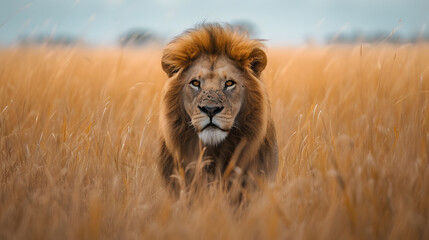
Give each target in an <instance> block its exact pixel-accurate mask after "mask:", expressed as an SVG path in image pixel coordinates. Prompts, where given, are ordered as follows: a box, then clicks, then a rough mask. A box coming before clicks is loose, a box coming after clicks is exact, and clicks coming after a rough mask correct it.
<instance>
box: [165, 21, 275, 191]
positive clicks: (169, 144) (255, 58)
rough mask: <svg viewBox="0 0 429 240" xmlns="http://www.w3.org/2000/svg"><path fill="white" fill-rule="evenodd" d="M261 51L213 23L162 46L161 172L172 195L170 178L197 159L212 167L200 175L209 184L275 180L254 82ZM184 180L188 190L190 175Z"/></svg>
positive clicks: (261, 90) (256, 43) (267, 121)
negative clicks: (208, 179)
mask: <svg viewBox="0 0 429 240" xmlns="http://www.w3.org/2000/svg"><path fill="white" fill-rule="evenodd" d="M263 47H264V45H263V44H262V42H261V41H260V40H253V39H250V38H249V36H248V34H247V33H245V32H243V31H238V30H237V29H234V28H233V27H231V26H229V25H221V24H217V23H214V24H207V23H205V24H201V25H198V26H197V27H195V28H193V29H190V30H187V31H185V32H184V33H183V34H181V35H179V36H178V37H176V38H175V39H174V40H172V41H171V42H170V43H169V44H168V45H167V46H166V47H165V49H164V51H163V56H162V60H161V63H162V69H163V70H164V71H165V73H166V74H167V76H168V80H167V82H166V85H165V87H164V91H163V96H162V99H161V110H160V129H161V133H162V134H161V144H160V146H161V147H160V153H159V167H160V170H161V173H162V176H163V178H164V179H165V182H166V183H167V184H168V185H169V186H170V187H171V188H172V189H174V190H176V191H177V190H178V188H179V187H180V186H179V185H180V184H179V183H178V181H177V178H174V177H172V175H174V174H175V173H177V172H178V171H177V170H180V169H182V170H183V169H187V167H188V166H190V164H191V163H192V162H195V161H197V160H198V159H199V158H201V156H202V157H203V158H204V159H209V160H210V162H209V164H208V166H206V167H205V168H204V169H205V170H204V174H207V175H211V176H214V177H213V178H214V179H216V176H222V177H229V176H232V175H233V174H232V173H233V172H234V173H240V174H241V175H240V176H241V178H242V179H244V180H243V182H242V185H243V186H245V185H246V182H248V181H249V179H250V178H252V179H255V178H260V179H263V180H267V181H272V180H274V179H275V177H276V173H277V166H278V147H277V140H276V133H275V128H274V123H273V120H272V118H271V113H270V111H271V110H270V103H269V99H268V96H267V93H266V90H265V87H264V83H263V81H262V80H261V78H260V76H261V73H262V71H263V70H264V69H265V67H266V65H267V56H266V54H265V52H264V51H263V50H262V48H263ZM182 173H183V171H182ZM184 175H185V177H186V180H185V182H186V184H189V182H190V181H191V179H192V174H184ZM235 175H237V174H235Z"/></svg>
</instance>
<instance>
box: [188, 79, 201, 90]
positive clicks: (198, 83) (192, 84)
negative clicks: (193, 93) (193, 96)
mask: <svg viewBox="0 0 429 240" xmlns="http://www.w3.org/2000/svg"><path fill="white" fill-rule="evenodd" d="M189 84H191V86H193V87H197V88H198V87H200V81H198V80H196V79H194V80H192V81H191V82H190V83H189Z"/></svg>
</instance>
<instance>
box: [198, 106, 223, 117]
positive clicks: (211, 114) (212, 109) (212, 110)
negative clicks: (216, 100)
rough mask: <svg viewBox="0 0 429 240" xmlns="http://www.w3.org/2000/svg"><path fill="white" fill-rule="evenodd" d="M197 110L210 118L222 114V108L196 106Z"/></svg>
mask: <svg viewBox="0 0 429 240" xmlns="http://www.w3.org/2000/svg"><path fill="white" fill-rule="evenodd" d="M198 108H199V109H200V110H201V112H203V113H205V114H207V116H209V117H210V118H212V117H214V115H216V114H218V113H220V112H222V110H223V107H217V106H202V107H201V106H198Z"/></svg>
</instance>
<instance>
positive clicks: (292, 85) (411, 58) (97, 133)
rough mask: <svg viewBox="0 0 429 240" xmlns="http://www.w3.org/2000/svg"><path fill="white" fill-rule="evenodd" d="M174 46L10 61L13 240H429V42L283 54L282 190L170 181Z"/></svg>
mask: <svg viewBox="0 0 429 240" xmlns="http://www.w3.org/2000/svg"><path fill="white" fill-rule="evenodd" d="M160 57H161V50H160V49H154V50H124V49H122V50H121V49H98V50H94V49H84V48H48V47H40V48H11V49H3V50H1V51H0V179H1V180H0V181H1V190H0V239H98V238H101V239H151V238H162V239H213V238H215V239H315V238H316V239H345V238H354V239H380V238H381V239H384V238H390V239H429V46H428V45H423V44H421V45H374V46H371V45H363V46H326V47H305V48H291V49H287V48H285V49H269V50H268V59H269V63H268V67H267V69H266V70H265V72H264V74H263V78H264V81H265V83H266V87H267V89H268V92H269V95H270V99H271V104H272V114H273V117H274V120H275V123H276V128H277V136H278V142H279V150H280V164H279V172H278V175H277V182H276V184H275V185H273V186H266V187H265V188H264V189H263V190H262V191H261V192H260V193H255V194H253V195H251V196H250V198H249V201H248V202H246V204H245V206H242V207H237V206H235V205H232V204H231V203H230V201H229V200H228V197H227V194H224V193H223V192H221V191H211V192H210V191H209V192H207V194H205V195H199V196H198V197H196V198H195V199H189V198H188V199H178V200H175V199H171V198H170V197H169V194H168V192H167V190H166V188H165V187H164V186H163V184H162V181H161V178H160V176H159V174H158V171H157V164H156V149H157V137H158V132H157V128H158V110H159V102H160V94H161V92H162V87H163V85H164V83H165V80H166V76H165V74H164V73H163V72H162V70H161V67H160Z"/></svg>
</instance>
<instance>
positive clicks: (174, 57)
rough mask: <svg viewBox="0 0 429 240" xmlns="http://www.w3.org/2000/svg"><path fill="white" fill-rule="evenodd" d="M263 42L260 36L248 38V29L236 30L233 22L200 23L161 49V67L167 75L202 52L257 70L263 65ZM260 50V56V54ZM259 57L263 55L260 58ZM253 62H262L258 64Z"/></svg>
mask: <svg viewBox="0 0 429 240" xmlns="http://www.w3.org/2000/svg"><path fill="white" fill-rule="evenodd" d="M262 47H264V45H263V44H262V43H261V41H260V40H255V39H250V38H249V36H248V34H247V32H244V31H237V30H235V29H234V28H233V27H232V26H229V25H225V26H222V25H220V24H201V25H199V26H197V27H196V28H193V29H189V30H187V31H185V32H184V33H183V34H182V35H180V36H178V37H177V38H175V39H174V40H173V41H171V42H170V43H169V44H168V46H167V47H166V48H165V49H164V54H163V57H162V67H163V69H164V71H165V72H167V74H168V75H169V76H171V75H172V74H174V73H175V72H177V71H178V70H179V69H182V68H186V67H188V66H189V65H190V64H191V63H192V62H193V61H194V60H196V59H197V58H198V57H199V56H201V55H202V54H207V55H213V56H219V55H222V54H224V55H226V56H228V57H229V58H231V59H232V60H234V61H236V62H237V63H240V65H241V66H242V67H248V68H250V69H253V70H254V71H255V73H256V74H259V73H260V71H262V70H263V69H264V68H265V65H266V61H263V60H264V59H266V56H265V53H263V51H262V50H260V49H261V48H262ZM260 54H263V56H260ZM261 57H262V58H261ZM255 64H261V65H260V66H257V65H255Z"/></svg>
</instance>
